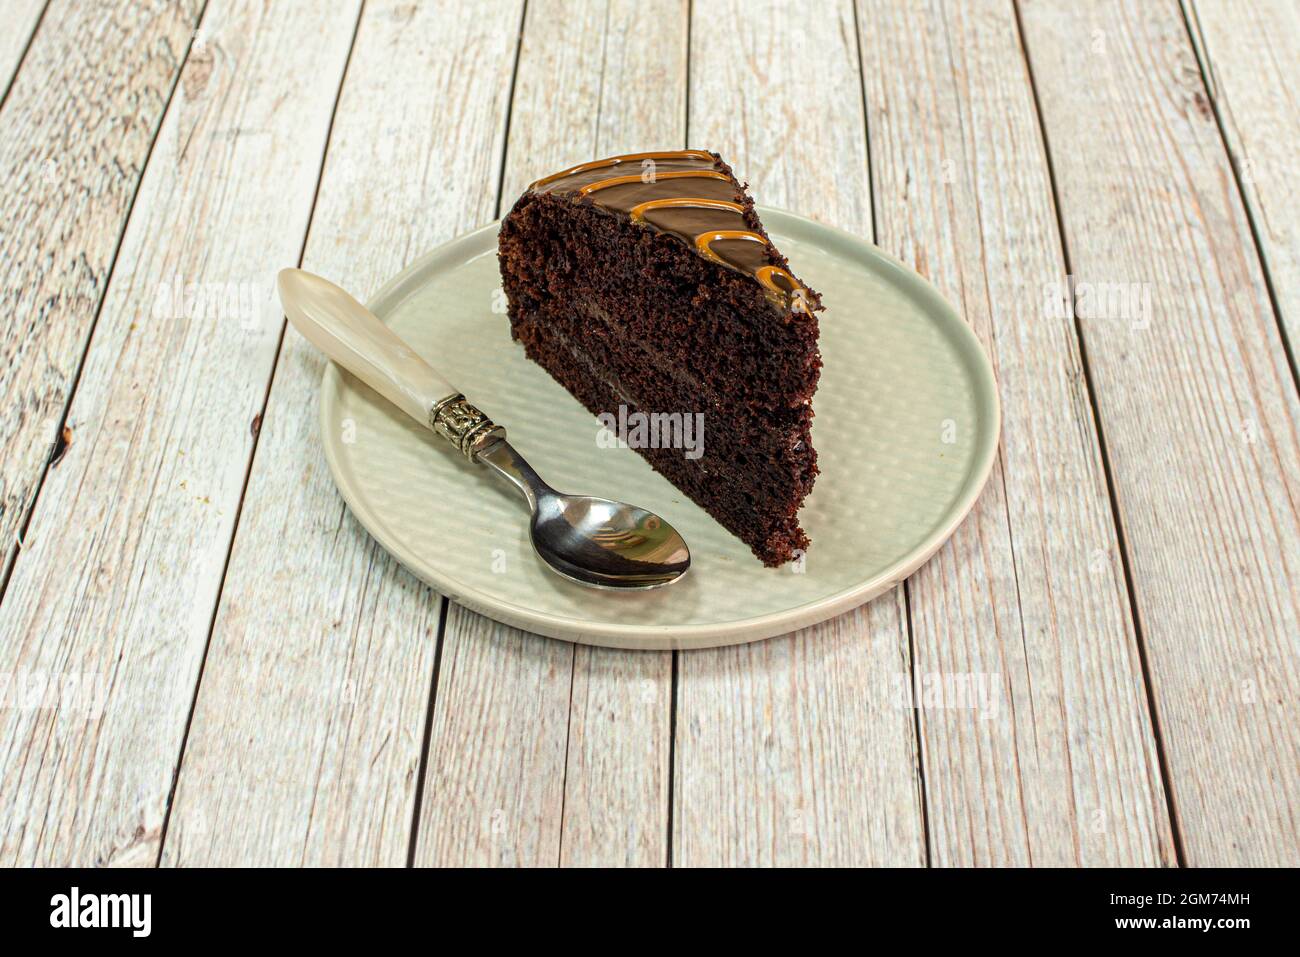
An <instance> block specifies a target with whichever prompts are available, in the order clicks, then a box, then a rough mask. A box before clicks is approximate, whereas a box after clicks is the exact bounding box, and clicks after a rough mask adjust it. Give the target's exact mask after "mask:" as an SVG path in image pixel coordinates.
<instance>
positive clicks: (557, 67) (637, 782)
mask: <svg viewBox="0 0 1300 957" xmlns="http://www.w3.org/2000/svg"><path fill="white" fill-rule="evenodd" d="M686 22H687V8H686V5H685V4H684V3H681V2H676V0H656V2H654V3H646V2H644V0H610V2H607V3H581V2H568V3H557V2H536V0H533V2H530V3H529V4H528V16H527V20H526V23H525V25H524V34H523V40H522V44H521V48H520V62H519V70H518V76H517V78H516V83H515V95H514V103H513V107H512V111H511V124H510V135H509V143H508V149H507V156H506V165H505V176H504V183H505V187H504V188H505V192H504V193H503V196H502V203H503V210H505V209H508V208H509V206H510V204H512V203H513V202H514V200H515V197H516V196H517V195H518V193H519V192H520V191H522V190H523V188H524V187H525V186H526V185H527V183H528V182H530V181H531V180H532V179H534V178H536V177H537V176H540V175H544V174H546V173H549V172H554V171H555V170H557V169H562V168H563V167H564V166H566V165H569V164H572V163H576V162H582V161H583V160H587V159H591V158H592V157H593V156H606V155H611V154H616V153H625V152H632V151H635V150H639V149H646V148H665V147H667V148H674V147H677V146H680V145H681V144H682V142H683V140H684V138H685V100H686ZM520 530H521V534H522V533H523V526H522V525H521V527H520ZM671 688H672V656H671V655H669V654H651V653H629V652H620V651H614V650H611V649H602V648H586V647H582V648H575V647H574V646H571V645H566V644H563V643H560V642H555V641H551V640H550V639H545V638H540V637H537V636H534V635H525V634H524V633H523V632H519V631H516V630H514V629H510V628H505V627H504V626H501V625H497V624H495V623H493V622H490V621H488V620H486V619H484V618H481V617H479V616H477V615H474V614H473V613H471V612H468V611H466V610H464V609H462V608H459V607H453V609H452V612H451V614H449V615H448V617H447V626H446V631H445V634H444V639H443V667H442V671H441V677H440V680H439V686H438V689H437V693H436V699H435V706H434V724H433V731H432V735H431V749H430V754H429V761H428V777H427V780H426V783H425V791H424V802H423V806H422V807H421V810H420V828H419V836H418V842H417V847H416V855H415V861H416V863H417V864H437V865H445V864H513V865H554V864H556V863H557V862H560V863H563V864H565V865H573V866H594V865H605V866H622V865H628V866H633V865H636V866H658V865H662V864H664V863H665V862H666V860H667V835H668V823H667V822H668V755H669V750H670V742H669V723H670V707H671Z"/></svg>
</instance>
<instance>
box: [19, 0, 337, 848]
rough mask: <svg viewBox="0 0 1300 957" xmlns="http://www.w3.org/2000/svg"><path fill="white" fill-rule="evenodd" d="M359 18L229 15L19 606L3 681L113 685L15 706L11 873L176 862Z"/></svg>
mask: <svg viewBox="0 0 1300 957" xmlns="http://www.w3.org/2000/svg"><path fill="white" fill-rule="evenodd" d="M356 14H357V5H356V4H339V5H331V6H330V7H328V8H322V7H317V6H315V5H305V4H274V5H267V4H262V3H260V2H252V0H246V2H235V0H231V2H224V0H211V2H210V3H209V4H208V7H207V9H206V12H205V16H204V22H203V36H204V37H205V40H206V42H205V43H204V44H202V45H201V46H199V47H197V48H195V49H193V50H192V51H191V55H190V57H189V59H188V61H187V62H186V64H185V68H184V70H183V72H182V75H181V79H180V84H179V89H178V90H177V92H176V95H175V96H174V97H173V99H172V101H171V105H170V107H169V108H168V110H167V115H166V117H165V119H164V121H163V125H162V128H161V130H160V133H159V136H158V140H157V143H156V144H155V148H154V150H153V153H152V155H151V156H150V159H149V165H148V169H147V171H146V173H145V175H144V177H143V179H142V181H141V184H140V190H139V197H138V199H137V201H136V203H135V206H134V210H133V212H132V215H131V219H130V223H129V224H128V226H127V229H126V233H125V236H124V238H123V242H122V249H121V253H120V255H119V256H118V259H117V262H116V265H115V266H114V269H113V278H112V282H111V283H110V285H109V287H108V290H107V292H106V293H105V299H104V304H103V310H102V313H101V315H100V317H99V321H98V323H97V325H96V328H95V334H94V341H93V343H92V346H91V348H90V350H89V352H88V354H87V358H86V363H85V368H84V370H83V373H82V375H81V379H80V382H79V385H78V388H77V391H76V394H75V395H74V397H73V400H72V403H71V407H70V410H69V413H68V424H69V429H70V431H71V435H72V440H71V444H70V445H69V446H68V448H67V449H66V452H65V454H64V456H63V458H62V460H61V461H60V462H59V463H58V464H57V465H56V466H54V467H53V468H52V469H51V471H50V473H49V475H48V477H47V479H46V481H45V484H44V487H43V489H42V492H41V496H40V499H39V501H38V503H37V506H36V508H35V510H34V512H33V516H32V521H31V526H30V529H29V531H28V535H27V543H26V547H25V548H24V550H23V552H22V554H21V555H20V556H19V557H18V560H17V561H16V563H15V565H14V571H13V575H12V578H11V580H10V583H9V588H8V591H7V592H6V594H5V596H4V603H3V606H2V608H0V629H2V632H3V637H2V638H0V672H3V673H9V674H18V675H24V674H31V673H34V672H44V673H46V674H51V675H56V676H60V677H67V676H69V675H89V676H93V678H94V679H95V681H96V682H97V687H98V688H99V689H100V690H102V692H103V700H102V708H92V709H90V710H89V713H87V711H86V710H79V709H78V708H76V707H73V706H72V704H70V703H69V702H67V701H64V702H62V703H59V704H57V705H52V706H50V707H23V708H15V709H7V710H5V711H4V712H0V764H2V765H3V769H4V770H3V774H2V775H0V822H2V823H0V826H2V827H3V828H4V832H3V835H4V836H3V841H2V843H0V859H3V860H4V861H5V862H8V863H27V864H38V863H39V864H64V863H76V864H152V863H154V862H155V861H156V859H157V855H158V850H159V840H160V835H161V830H162V825H163V818H164V813H165V805H166V802H167V799H168V794H169V790H170V787H171V783H172V779H173V774H174V771H175V767H176V762H177V759H178V756H179V754H180V747H181V740H182V736H183V733H184V730H185V725H186V720H187V718H188V716H189V713H190V705H191V702H192V700H193V694H194V688H195V681H196V680H197V677H198V673H199V668H200V664H201V661H202V659H203V652H204V647H205V644H206V642H207V638H208V633H209V628H210V625H211V620H212V614H213V611H214V609H215V606H216V600H217V595H218V590H219V587H220V583H221V577H222V572H223V569H224V566H225V562H226V557H227V554H228V552H229V548H230V540H231V535H232V534H233V531H234V523H235V517H236V515H237V513H238V508H239V502H240V498H241V496H242V493H243V489H244V480H245V474H246V470H247V467H248V461H249V456H250V454H251V450H252V444H253V436H252V434H251V432H250V423H253V421H254V416H255V415H256V414H257V413H258V412H260V410H261V408H262V403H263V400H264V397H265V394H266V388H267V383H268V381H269V379H270V375H271V367H272V363H273V361H274V357H275V353H276V349H277V346H278V343H279V338H280V329H281V325H280V323H281V317H280V312H279V308H278V306H277V305H276V304H275V303H274V302H273V301H272V300H271V299H270V291H271V287H270V284H269V280H270V277H271V276H272V275H273V272H272V271H270V270H269V269H268V267H269V266H274V265H275V264H279V263H282V262H292V261H294V260H295V259H296V258H297V256H298V252H299V250H300V249H301V244H302V239H303V236H304V234H305V231H306V226H307V221H308V217H309V214H310V211H311V204H312V199H313V195H314V193H315V183H316V179H317V174H318V170H319V167H320V162H321V158H322V156H323V154H324V147H325V137H326V131H327V129H328V125H329V119H330V115H331V112H332V108H333V105H334V98H335V94H336V92H337V89H338V82H339V80H340V78H341V76H342V71H343V65H344V62H345V60H346V57H347V53H348V49H349V47H350V45H351V41H352V35H353V29H354V24H355V20H356ZM47 20H48V18H47ZM41 34H42V35H41V36H40V37H37V42H38V43H39V42H40V41H41V40H42V39H43V37H44V34H45V31H44V30H42V31H41ZM121 39H123V38H119V43H120V40H121ZM86 40H87V44H86V46H87V49H93V50H96V51H99V52H97V53H95V54H93V55H94V56H103V57H105V58H116V57H117V56H118V46H119V43H114V44H112V45H106V46H105V45H101V44H102V43H103V41H102V38H96V39H95V41H94V42H91V41H90V38H89V37H87V38H86ZM135 46H136V44H132V45H131V46H130V49H135ZM152 47H153V49H154V50H155V51H156V50H157V49H158V48H160V47H162V48H163V49H165V45H164V44H162V43H161V42H160V41H159V40H157V39H154V40H153V42H152ZM23 74H24V75H23V76H20V77H19V83H20V84H21V83H23V82H24V77H25V74H26V71H25V70H24V71H23ZM122 95H123V96H126V97H128V98H130V97H139V98H141V99H147V98H148V97H149V95H150V94H149V93H148V90H147V88H146V90H145V91H144V92H141V91H139V90H136V91H135V92H134V93H131V92H128V91H127V90H123V91H122ZM285 103H292V104H293V108H292V109H288V108H285V107H284V104H285ZM75 109H76V110H77V111H80V110H82V109H84V105H78V106H77V107H76V108H75ZM64 115H65V119H66V118H67V117H68V116H69V115H70V114H69V113H68V112H67V111H65V114H64ZM77 115H78V116H80V115H82V114H81V113H80V112H78V113H77ZM92 140H93V137H92ZM64 255H70V254H64ZM77 268H78V270H79V271H80V270H84V272H85V273H86V275H87V277H88V276H90V275H93V274H94V270H93V269H86V268H85V267H84V266H80V267H77ZM79 281H80V282H81V283H83V286H82V288H83V289H84V288H85V285H84V284H85V283H86V282H87V281H88V280H87V279H81V280H79ZM208 284H212V285H211V286H209V285H208ZM61 294H62V295H70V294H69V293H67V292H63V293H61ZM232 706H237V705H232Z"/></svg>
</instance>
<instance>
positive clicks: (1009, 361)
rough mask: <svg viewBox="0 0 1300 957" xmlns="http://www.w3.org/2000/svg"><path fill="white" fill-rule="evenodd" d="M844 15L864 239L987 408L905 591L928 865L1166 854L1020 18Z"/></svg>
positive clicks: (895, 10) (1118, 859) (1095, 860)
mask: <svg viewBox="0 0 1300 957" xmlns="http://www.w3.org/2000/svg"><path fill="white" fill-rule="evenodd" d="M858 22H859V25H860V35H861V41H862V58H863V71H862V74H863V77H864V80H865V84H866V97H867V117H868V128H869V130H870V133H871V162H872V172H873V182H874V185H875V204H876V208H877V210H878V211H879V212H878V215H877V219H876V231H877V237H878V241H879V243H880V245H881V246H882V247H883V248H884V249H885V250H887V251H888V252H890V253H893V254H894V255H896V256H898V257H900V258H901V259H903V260H904V261H905V262H906V263H908V265H910V266H912V267H914V268H915V269H917V270H918V271H919V272H920V273H922V274H923V275H925V276H926V277H927V278H929V279H930V280H931V281H932V282H934V283H935V284H936V285H937V286H938V288H939V289H940V290H941V291H942V292H943V293H944V294H945V296H947V298H948V299H949V300H950V301H951V302H953V303H955V304H956V305H957V308H958V309H959V310H960V311H961V313H962V314H963V315H964V316H965V318H966V321H967V322H969V323H970V324H971V326H972V327H973V328H974V330H975V332H976V334H977V335H978V336H979V337H980V339H981V341H982V342H983V343H984V346H985V349H986V351H987V352H988V354H989V356H990V358H991V360H992V361H993V365H994V368H995V369H996V372H997V381H998V386H999V392H1000V395H1001V399H1002V416H1003V426H1002V447H1001V450H1000V455H999V459H998V462H997V463H996V464H995V466H994V470H993V474H992V475H991V477H990V479H989V484H988V486H987V487H986V488H985V490H984V493H983V495H982V496H981V498H980V500H979V502H977V503H976V506H975V509H974V511H973V512H972V513H971V515H970V517H968V518H967V519H966V521H965V523H963V524H962V525H961V527H959V528H958V529H957V532H956V533H955V534H954V535H953V537H952V539H951V540H950V541H949V542H948V543H947V544H946V545H945V546H944V547H943V549H941V550H940V552H939V553H938V555H937V556H936V557H935V558H934V559H933V560H931V562H930V563H929V564H928V565H926V566H924V567H923V568H922V569H921V570H920V571H919V572H917V574H916V575H914V576H913V577H912V579H911V580H910V581H909V582H908V588H909V590H910V591H909V594H910V599H911V605H910V607H911V612H912V629H913V641H914V645H915V650H916V653H915V664H916V672H917V674H916V681H915V695H916V701H917V703H918V705H919V706H920V712H919V714H920V724H921V734H922V742H923V749H924V754H925V786H926V797H927V809H928V812H929V824H930V846H931V859H932V861H933V863H934V864H936V865H978V866H987V865H1015V866H1028V865H1031V864H1034V865H1042V866H1057V867H1060V866H1075V865H1110V866H1152V865H1156V864H1171V863H1174V860H1175V855H1174V848H1173V840H1172V834H1171V831H1170V826H1169V821H1168V812H1167V806H1166V802H1165V797H1164V790H1163V787H1162V783H1161V780H1160V770H1159V761H1158V758H1157V754H1156V748H1155V741H1154V738H1153V736H1152V729H1151V723H1150V718H1149V715H1148V714H1147V703H1146V693H1145V685H1144V683H1143V676H1142V667H1141V661H1140V658H1139V655H1138V651H1137V645H1136V636H1135V633H1134V628H1133V622H1132V618H1131V614H1130V610H1129V603H1128V593H1127V590H1126V588H1125V583H1124V570H1123V566H1122V563H1121V557H1120V551H1119V542H1118V539H1117V536H1116V532H1115V527H1114V521H1113V518H1112V515H1111V508H1110V500H1109V493H1108V491H1107V485H1106V476H1105V473H1104V469H1103V466H1102V460H1101V453H1100V447H1099V445H1098V441H1097V435H1096V430H1095V429H1094V427H1093V416H1092V408H1091V405H1090V403H1089V398H1088V386H1087V383H1086V382H1085V380H1084V374H1083V368H1082V364H1081V361H1080V356H1079V347H1078V342H1077V340H1076V336H1075V327H1074V323H1073V321H1072V320H1071V319H1070V317H1069V316H1068V314H1067V313H1066V312H1065V311H1064V310H1061V309H1059V308H1058V309H1055V310H1053V309H1050V308H1049V305H1053V306H1059V303H1060V297H1061V296H1062V295H1063V294H1064V292H1063V291H1064V290H1065V289H1066V288H1067V286H1066V284H1065V283H1066V276H1065V265H1064V260H1063V258H1062V253H1061V244H1060V237H1059V235H1058V232H1057V223H1056V215H1055V210H1054V208H1053V204H1052V188H1051V182H1050V180H1049V176H1048V172H1047V161H1046V154H1045V153H1044V150H1043V143H1042V138H1041V136H1040V133H1039V127H1038V118H1037V115H1036V113H1035V109H1034V101H1033V91H1032V90H1031V88H1030V85H1029V78H1028V76H1027V75H1026V72H1025V66H1024V61H1023V59H1022V57H1021V53H1020V46H1019V36H1018V32H1017V26H1016V21H1015V12H1014V10H1013V8H1011V7H1010V6H1009V5H1008V4H1006V3H1004V2H1001V0H980V2H975V3H960V4H943V3H933V4H927V5H922V4H897V3H890V2H886V0H862V2H860V3H859V10H858ZM900 62H901V63H907V64H908V65H909V68H908V69H907V70H906V71H903V70H899V69H895V68H891V65H893V64H897V63H900ZM918 91H923V92H918ZM1053 289H1058V290H1061V291H1062V292H1061V293H1059V294H1057V295H1056V299H1055V301H1054V302H1053V303H1050V304H1049V303H1048V297H1049V295H1052V294H1053V293H1052V290H1053ZM940 433H941V423H940V422H937V421H936V422H935V439H936V442H938V441H939V436H940ZM938 689H944V691H945V693H939V691H938ZM977 689H978V690H980V691H983V692H984V693H985V694H986V695H987V697H980V696H979V695H975V694H970V693H969V692H971V691H974V690H977Z"/></svg>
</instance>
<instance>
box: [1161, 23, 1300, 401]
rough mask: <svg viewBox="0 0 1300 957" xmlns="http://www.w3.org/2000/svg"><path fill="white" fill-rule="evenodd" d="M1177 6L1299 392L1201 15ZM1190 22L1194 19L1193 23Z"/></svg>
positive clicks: (1292, 349) (1299, 375)
mask: <svg viewBox="0 0 1300 957" xmlns="http://www.w3.org/2000/svg"><path fill="white" fill-rule="evenodd" d="M1178 7H1179V10H1180V11H1181V12H1182V15H1183V25H1184V26H1185V27H1186V28H1187V39H1188V41H1189V42H1190V43H1191V45H1192V54H1193V55H1194V56H1195V57H1196V63H1197V65H1198V66H1199V67H1200V68H1201V83H1202V84H1204V86H1205V93H1206V96H1205V98H1206V99H1207V100H1209V101H1210V110H1211V111H1212V112H1213V113H1214V125H1215V126H1216V127H1218V130H1219V139H1220V140H1222V141H1223V152H1224V153H1225V154H1226V155H1227V157H1228V165H1229V166H1231V167H1232V180H1233V183H1234V184H1235V185H1236V187H1237V193H1238V195H1240V196H1241V208H1242V210H1243V211H1244V212H1245V214H1246V222H1247V223H1248V224H1249V225H1250V238H1251V241H1252V242H1253V243H1254V244H1255V255H1256V257H1257V258H1258V259H1259V269H1260V272H1261V273H1262V274H1263V276H1264V288H1265V289H1266V290H1267V291H1268V302H1269V305H1270V306H1272V308H1273V320H1274V321H1275V322H1276V323H1277V331H1278V335H1279V337H1280V338H1281V340H1282V351H1283V352H1284V353H1285V354H1286V361H1287V365H1289V366H1290V367H1291V378H1292V379H1293V380H1294V381H1295V387H1296V391H1297V393H1300V365H1297V358H1296V346H1295V344H1294V343H1292V342H1291V339H1290V337H1289V336H1288V334H1287V328H1286V322H1285V321H1284V320H1283V318H1282V306H1281V304H1280V303H1279V302H1278V297H1277V286H1276V285H1275V284H1274V282H1273V273H1272V270H1271V269H1270V268H1269V265H1268V257H1267V256H1265V255H1264V244H1263V240H1262V239H1261V238H1260V228H1259V220H1258V219H1257V218H1256V216H1255V207H1254V204H1253V203H1251V202H1250V197H1249V196H1248V195H1247V194H1246V187H1245V184H1244V183H1243V182H1242V177H1241V158H1240V157H1238V156H1237V154H1236V153H1235V152H1234V151H1233V149H1232V141H1231V140H1230V139H1229V138H1228V131H1227V129H1226V128H1225V127H1224V123H1223V112H1222V110H1221V107H1220V105H1219V96H1218V84H1217V83H1216V82H1215V81H1214V66H1213V64H1212V63H1211V62H1210V50H1209V47H1207V46H1206V44H1205V37H1204V32H1203V31H1202V29H1201V21H1200V14H1199V13H1198V12H1197V11H1196V8H1195V7H1193V8H1192V11H1191V14H1190V15H1189V14H1188V10H1187V0H1179V2H1178ZM1193 21H1195V24H1194V25H1193Z"/></svg>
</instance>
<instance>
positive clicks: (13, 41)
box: [0, 0, 48, 101]
mask: <svg viewBox="0 0 1300 957" xmlns="http://www.w3.org/2000/svg"><path fill="white" fill-rule="evenodd" d="M46 3H48V0H7V2H6V3H5V10H4V14H5V20H4V24H3V30H0V101H3V100H4V97H5V94H6V93H8V92H9V84H10V82H11V81H12V80H13V78H14V74H15V73H16V72H17V70H18V65H19V63H21V62H22V58H23V52H24V51H25V50H26V49H27V44H28V43H29V42H30V41H31V39H32V36H33V34H34V32H35V30H36V25H37V24H38V23H40V21H41V13H42V12H44V10H45V5H46Z"/></svg>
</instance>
